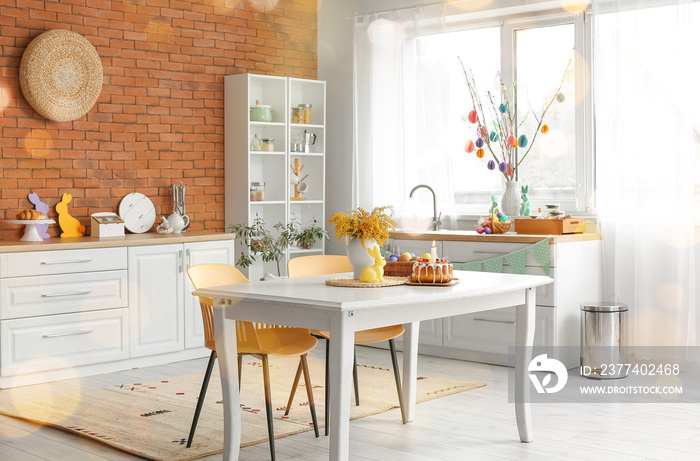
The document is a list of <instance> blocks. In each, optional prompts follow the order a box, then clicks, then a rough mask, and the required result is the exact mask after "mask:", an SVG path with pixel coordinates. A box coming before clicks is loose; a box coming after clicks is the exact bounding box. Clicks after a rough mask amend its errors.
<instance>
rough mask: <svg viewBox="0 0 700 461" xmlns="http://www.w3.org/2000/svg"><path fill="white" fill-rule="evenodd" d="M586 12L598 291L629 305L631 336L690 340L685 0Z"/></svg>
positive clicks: (692, 79) (672, 342) (689, 81)
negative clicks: (600, 268) (589, 18)
mask: <svg viewBox="0 0 700 461" xmlns="http://www.w3.org/2000/svg"><path fill="white" fill-rule="evenodd" d="M696 11H697V10H696ZM593 13H594V21H593V27H594V31H595V32H594V51H593V56H594V66H595V67H594V84H593V88H594V91H595V113H596V179H597V204H598V215H599V217H600V223H601V230H602V235H603V248H604V250H603V258H604V287H605V292H606V294H615V295H617V296H618V297H619V299H620V301H621V302H625V303H627V304H628V305H629V307H630V311H629V319H630V325H629V333H630V343H631V344H632V345H640V346H688V345H694V344H695V331H694V330H695V328H694V325H695V316H696V310H697V308H698V305H697V304H698V299H697V293H696V280H697V277H696V273H695V270H696V261H695V258H694V253H695V250H694V245H695V242H694V216H693V214H694V211H693V210H694V207H693V193H694V191H693V187H694V178H693V168H694V164H693V162H694V157H693V127H692V111H693V110H696V108H693V101H692V97H691V93H692V92H693V91H694V87H696V86H697V83H696V82H697V74H693V73H692V72H691V62H692V61H693V60H697V58H696V57H694V56H697V52H698V51H697V45H698V43H697V42H694V41H693V39H692V30H691V25H692V22H691V21H692V20H693V19H692V16H691V14H690V1H689V0H685V1H676V2H665V3H660V2H658V1H657V2H650V1H629V0H618V1H614V0H613V1H606V2H594V3H593ZM697 19H699V18H697V15H696V17H695V20H697ZM696 27H697V26H696ZM695 38H696V39H697V37H695Z"/></svg>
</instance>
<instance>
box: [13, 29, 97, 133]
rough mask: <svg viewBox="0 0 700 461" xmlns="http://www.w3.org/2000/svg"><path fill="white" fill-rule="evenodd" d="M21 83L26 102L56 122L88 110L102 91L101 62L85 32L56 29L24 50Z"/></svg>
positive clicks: (65, 120)
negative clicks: (84, 34) (82, 33)
mask: <svg viewBox="0 0 700 461" xmlns="http://www.w3.org/2000/svg"><path fill="white" fill-rule="evenodd" d="M19 84H20V87H21V88H22V94H23V95H24V97H25V99H26V100H27V102H28V103H29V104H30V105H31V106H32V107H33V108H34V110H36V111H37V112H38V113H40V114H41V115H43V116H44V117H46V118H48V119H49V120H54V121H56V122H68V121H70V120H76V119H78V118H80V117H82V116H83V115H85V114H87V113H88V111H89V110H90V109H92V106H94V105H95V102H97V98H98V97H99V96H100V92H101V91H102V62H101V61H100V55H99V54H97V50H96V49H95V47H94V46H92V44H91V43H90V42H89V41H88V40H87V39H86V38H85V37H83V36H82V35H80V34H77V33H75V32H71V31H70V30H63V29H56V30H50V31H48V32H44V33H43V34H41V35H39V36H38V37H36V38H35V39H34V40H32V42H31V43H30V44H29V46H27V48H26V49H25V50H24V54H23V55H22V61H21V62H20V65H19Z"/></svg>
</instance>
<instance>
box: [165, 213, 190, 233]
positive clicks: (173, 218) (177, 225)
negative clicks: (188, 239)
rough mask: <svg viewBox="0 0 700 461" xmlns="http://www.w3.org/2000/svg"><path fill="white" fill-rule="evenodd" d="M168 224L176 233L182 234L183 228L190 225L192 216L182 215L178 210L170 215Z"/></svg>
mask: <svg viewBox="0 0 700 461" xmlns="http://www.w3.org/2000/svg"><path fill="white" fill-rule="evenodd" d="M168 225H169V226H170V228H171V229H172V230H173V233H174V234H180V233H181V232H182V229H184V228H185V227H187V226H189V225H190V218H188V217H187V215H182V216H180V213H178V212H177V211H175V212H173V214H171V215H170V216H168Z"/></svg>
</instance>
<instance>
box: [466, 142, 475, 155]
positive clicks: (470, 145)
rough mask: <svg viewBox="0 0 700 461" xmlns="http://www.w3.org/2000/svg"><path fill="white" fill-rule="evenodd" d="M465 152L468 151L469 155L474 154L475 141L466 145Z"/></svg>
mask: <svg viewBox="0 0 700 461" xmlns="http://www.w3.org/2000/svg"><path fill="white" fill-rule="evenodd" d="M464 150H466V151H467V153H468V154H471V153H472V152H474V141H472V140H471V139H470V140H469V141H467V143H466V144H465V145H464Z"/></svg>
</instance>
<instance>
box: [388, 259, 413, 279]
mask: <svg viewBox="0 0 700 461" xmlns="http://www.w3.org/2000/svg"><path fill="white" fill-rule="evenodd" d="M413 263H415V261H387V263H386V266H384V275H387V276H391V277H410V276H411V274H412V273H413Z"/></svg>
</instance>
